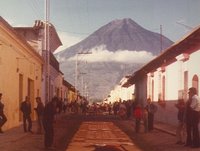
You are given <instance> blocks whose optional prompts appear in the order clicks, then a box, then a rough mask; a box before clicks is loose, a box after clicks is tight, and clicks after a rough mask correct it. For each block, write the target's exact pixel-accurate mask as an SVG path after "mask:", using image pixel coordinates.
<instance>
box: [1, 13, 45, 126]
mask: <svg viewBox="0 0 200 151" xmlns="http://www.w3.org/2000/svg"><path fill="white" fill-rule="evenodd" d="M42 65H43V59H42V57H41V56H40V55H39V54H38V53H37V52H36V51H35V50H34V49H33V47H31V46H30V45H29V44H28V43H27V41H26V40H25V39H24V38H23V37H22V36H20V35H19V34H17V32H16V31H15V30H14V29H13V28H12V27H11V26H10V25H9V24H8V23H7V22H6V21H5V20H4V19H3V18H2V17H0V70H1V73H0V93H3V98H2V100H3V103H4V105H5V108H4V111H5V114H6V116H7V118H8V121H7V123H6V124H5V126H3V128H4V129H9V128H12V127H15V126H17V125H19V124H20V123H21V120H22V117H21V113H20V110H19V107H20V103H21V102H22V101H23V100H24V98H25V96H27V95H28V96H30V99H31V104H32V108H34V107H35V106H36V102H35V97H37V96H41V82H42ZM32 117H33V118H34V117H35V116H34V111H33V112H32Z"/></svg>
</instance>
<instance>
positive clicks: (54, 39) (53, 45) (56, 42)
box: [14, 20, 62, 52]
mask: <svg viewBox="0 0 200 151" xmlns="http://www.w3.org/2000/svg"><path fill="white" fill-rule="evenodd" d="M48 25H49V35H50V38H49V45H50V46H49V49H50V51H51V52H54V51H55V50H56V49H57V48H58V47H59V46H61V45H62V42H61V40H60V38H59V36H58V34H57V31H56V29H55V27H54V26H53V24H51V23H48ZM14 29H15V30H16V31H24V32H25V31H27V32H30V31H31V32H33V33H35V34H37V35H38V36H39V30H41V29H43V30H45V22H43V21H41V20H36V21H35V24H34V26H33V27H14ZM42 36H44V35H42Z"/></svg>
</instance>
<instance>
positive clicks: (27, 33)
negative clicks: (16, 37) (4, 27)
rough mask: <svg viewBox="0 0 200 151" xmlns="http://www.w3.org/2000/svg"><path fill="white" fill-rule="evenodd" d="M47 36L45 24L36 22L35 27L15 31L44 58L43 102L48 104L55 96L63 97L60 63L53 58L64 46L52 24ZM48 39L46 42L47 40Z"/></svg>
mask: <svg viewBox="0 0 200 151" xmlns="http://www.w3.org/2000/svg"><path fill="white" fill-rule="evenodd" d="M46 26H47V27H46V28H47V29H48V30H46V31H47V36H45V29H46V28H45V23H44V22H42V21H40V20H36V21H35V24H34V26H33V27H15V28H14V29H15V30H16V31H17V32H18V33H20V34H21V35H22V36H23V37H25V39H26V40H27V42H28V43H29V44H30V45H31V46H32V47H33V48H35V49H36V51H37V52H38V53H39V54H40V55H42V56H43V58H44V60H45V63H46V64H45V65H44V66H43V78H42V90H43V91H42V92H43V93H42V94H41V97H42V100H43V101H44V102H45V103H46V102H47V101H48V100H51V98H52V97H53V96H55V95H57V96H58V97H62V96H61V94H62V93H61V88H62V79H63V78H62V76H63V74H62V73H61V72H60V69H59V63H58V62H57V60H56V59H55V57H54V56H53V54H52V52H54V51H55V50H56V49H57V48H58V47H59V46H61V45H62V43H61V41H60V38H59V37H58V34H57V32H56V29H55V28H54V26H53V25H52V24H50V23H47V24H46ZM45 37H46V39H48V40H46V39H45ZM47 63H49V64H47Z"/></svg>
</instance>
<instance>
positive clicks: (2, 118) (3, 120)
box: [0, 93, 7, 133]
mask: <svg viewBox="0 0 200 151" xmlns="http://www.w3.org/2000/svg"><path fill="white" fill-rule="evenodd" d="M2 95H3V94H2V93H0V133H3V131H2V126H3V125H4V124H5V123H6V121H7V118H6V116H5V114H4V111H3V109H4V104H3V103H2V100H1V99H2Z"/></svg>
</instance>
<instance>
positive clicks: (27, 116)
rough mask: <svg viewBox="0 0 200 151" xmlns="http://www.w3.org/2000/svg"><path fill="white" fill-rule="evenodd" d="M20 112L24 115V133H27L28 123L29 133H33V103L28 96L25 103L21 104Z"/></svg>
mask: <svg viewBox="0 0 200 151" xmlns="http://www.w3.org/2000/svg"><path fill="white" fill-rule="evenodd" d="M20 110H21V111H22V113H23V127H24V132H27V124H26V122H28V132H31V133H32V120H31V102H30V97H29V96H26V97H25V101H23V102H22V103H21V107H20Z"/></svg>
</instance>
